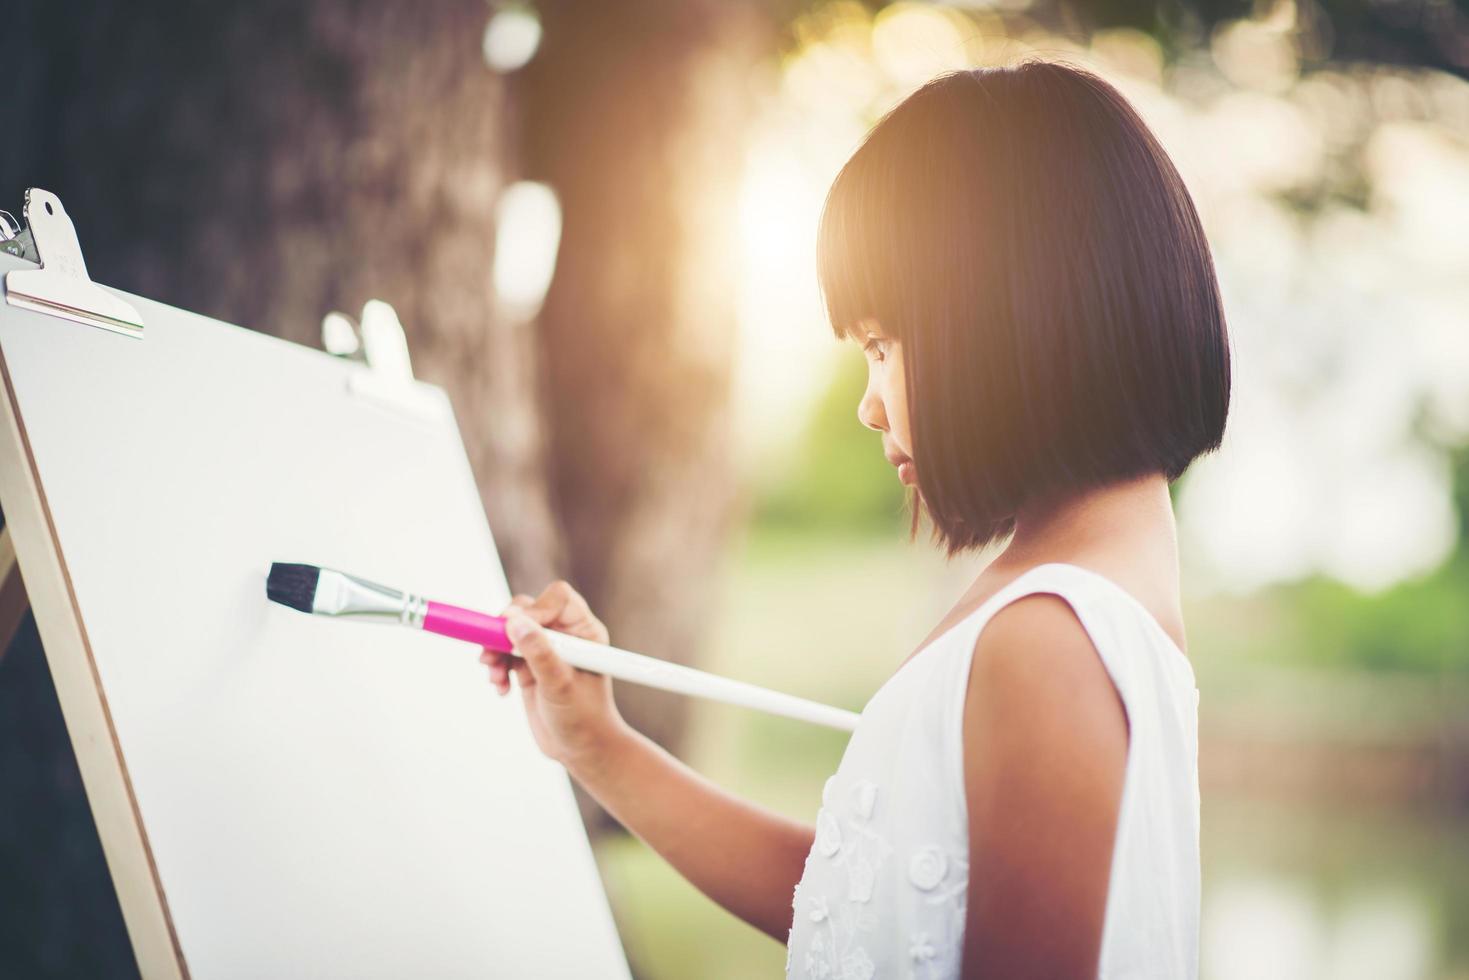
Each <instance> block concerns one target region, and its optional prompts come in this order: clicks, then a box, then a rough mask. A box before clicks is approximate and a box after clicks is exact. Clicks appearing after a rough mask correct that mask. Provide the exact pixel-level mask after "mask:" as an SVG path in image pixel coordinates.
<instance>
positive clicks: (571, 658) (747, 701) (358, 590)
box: [265, 562, 858, 732]
mask: <svg viewBox="0 0 1469 980" xmlns="http://www.w3.org/2000/svg"><path fill="white" fill-rule="evenodd" d="M265 594H266V596H267V597H269V599H270V600H271V601H272V602H278V603H280V604H281V605H283V606H289V607H291V608H292V609H298V610H300V611H301V612H304V613H311V614H312V615H315V616H341V617H345V618H348V619H357V620H363V621H366V622H376V623H397V624H399V625H401V626H407V627H409V628H410V629H420V630H426V631H427V632H430V633H438V634H439V635H441V636H449V637H453V638H454V639H456V640H467V641H468V642H470V643H477V644H479V645H480V646H482V647H485V648H487V649H490V650H495V651H499V652H501V653H510V654H514V653H515V650H514V646H513V644H512V643H511V642H510V638H509V637H508V636H507V635H506V634H505V617H503V616H492V615H490V614H488V613H482V612H476V611H475V610H473V609H465V608H463V607H461V606H454V605H450V604H448V603H444V602H434V601H433V600H430V599H425V598H424V597H422V596H419V595H414V594H413V593H411V592H400V591H398V590H397V589H391V588H388V587H387V586H385V585H379V584H377V583H376V582H369V581H367V580H366V579H362V578H358V577H357V576H355V575H348V574H347V573H345V572H338V571H334V570H332V569H330V568H320V567H318V566H316V565H302V564H297V563H291V562H274V563H272V564H271V566H270V576H269V577H268V578H267V579H266V583H265ZM546 636H547V637H548V638H549V640H550V641H551V647H552V649H554V650H555V651H556V654H557V655H558V656H560V657H561V658H562V659H563V660H565V661H566V662H567V663H569V664H571V665H572V666H573V667H579V668H581V669H582V670H588V671H591V672H593V673H596V674H606V675H607V676H609V677H616V678H618V679H619V680H624V681H628V682H630V683H633V684H642V685H645V686H647V687H656V688H659V689H660V690H664V691H673V692H675V693H677V694H687V695H691V696H693V697H699V698H709V699H710V700H713V701H722V702H724V703H726V704H734V705H739V706H741V707H745V708H754V709H756V710H757V711H766V712H769V713H771V714H775V715H783V716H785V717H787V718H795V719H797V720H800V721H809V722H812V723H813V724H817V725H825V726H827V727H829V728H838V729H841V730H842V731H848V732H850V731H852V730H853V729H854V728H855V727H856V725H857V717H858V716H857V715H856V713H854V712H851V711H844V710H842V709H841V708H834V707H832V706H830V705H825V704H820V703H818V702H816V701H808V700H806V699H805V698H798V697H796V696H794V695H791V694H783V693H781V692H779V691H772V690H769V689H767V688H763V687H758V686H756V685H754V684H747V683H745V682H744V681H737V680H732V679H730V678H728V677H720V676H718V675H717V674H709V673H705V672H704V671H702V670H695V669H694V668H692V667H685V666H684V665H682V664H675V663H670V662H668V661H667V660H659V659H657V658H656V657H646V656H643V655H642V654H640V653H632V652H631V651H628V650H621V649H618V648H617V647H614V646H608V645H607V644H605V643H597V642H595V641H593V640H586V639H583V638H581V637H579V636H571V635H570V634H567V633H562V632H560V631H558V630H546Z"/></svg>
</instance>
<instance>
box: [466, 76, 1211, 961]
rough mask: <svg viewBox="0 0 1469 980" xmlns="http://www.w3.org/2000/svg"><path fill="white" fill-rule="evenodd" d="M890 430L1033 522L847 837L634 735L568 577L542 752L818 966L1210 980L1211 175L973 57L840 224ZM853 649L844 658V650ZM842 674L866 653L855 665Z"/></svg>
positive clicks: (982, 502) (938, 466)
mask: <svg viewBox="0 0 1469 980" xmlns="http://www.w3.org/2000/svg"><path fill="white" fill-rule="evenodd" d="M819 261H820V269H819V271H820V278H821V285H822V289H823V292H824V294H825V297H826V301H827V307H828V310H829V312H830V315H831V321H832V325H833V327H834V329H835V330H836V332H837V335H838V336H839V337H851V338H854V339H856V340H857V341H858V342H860V343H861V344H862V346H863V349H864V350H865V351H866V353H867V365H868V384H867V390H866V392H865V394H864V395H863V397H862V400H861V402H860V403H859V405H858V406H857V417H858V418H859V419H860V421H861V422H862V424H863V425H866V426H868V427H869V428H871V429H873V430H874V431H876V432H879V433H881V434H882V446H881V449H882V452H883V455H884V456H886V458H887V459H888V461H889V462H891V463H893V464H894V465H895V466H896V467H897V468H898V478H899V479H900V480H902V481H903V483H905V484H906V485H908V486H909V487H910V488H911V489H912V491H913V492H912V494H911V495H910V496H909V503H910V505H911V507H912V526H911V528H910V538H911V537H912V536H913V535H915V534H916V533H917V529H918V526H919V516H920V509H921V510H922V511H924V512H926V513H927V514H928V515H929V519H930V521H931V523H932V527H933V539H934V540H935V542H937V543H939V544H941V545H943V546H944V547H945V548H946V549H947V552H948V554H950V555H953V554H956V553H958V552H961V551H965V550H969V549H977V548H981V547H983V546H985V545H988V544H991V543H993V542H998V541H1000V540H1002V539H1008V540H1007V543H1006V545H1005V548H1004V550H1003V551H1002V552H1000V554H999V555H998V556H997V557H996V558H995V559H994V560H993V561H992V562H991V563H990V564H989V565H988V566H987V567H986V568H985V569H984V571H983V573H982V574H980V576H979V577H978V578H977V579H976V580H975V581H974V583H973V585H972V586H970V588H969V589H968V591H966V592H965V593H964V595H962V596H961V597H960V598H959V600H958V601H957V602H956V603H955V604H954V607H953V609H952V611H951V612H949V614H948V615H946V616H945V617H944V618H943V620H942V621H941V622H939V623H938V625H937V626H935V627H934V629H933V632H932V633H931V634H930V635H929V637H928V638H927V639H925V640H924V642H923V643H921V644H919V646H918V649H917V651H915V652H914V653H912V654H910V655H909V656H908V657H907V658H906V659H905V660H904V662H903V663H902V665H901V666H900V667H899V668H898V669H897V671H896V673H895V674H894V675H893V676H892V677H891V679H890V680H888V681H887V682H886V683H885V684H883V685H882V687H881V688H879V689H878V691H877V692H876V694H874V696H873V697H872V699H871V700H870V701H869V702H868V703H867V705H866V707H865V708H864V710H863V711H862V715H861V720H860V722H859V724H858V726H857V729H856V731H855V732H854V733H853V734H852V737H851V741H850V742H849V743H848V746H847V749H846V752H845V754H844V755H843V757H842V760H841V764H840V765H839V766H838V768H837V771H836V773H835V774H834V775H832V776H831V778H830V779H828V780H827V782H826V785H825V787H824V789H823V791H822V795H821V806H820V808H819V809H818V810H817V812H816V815H815V821H814V825H812V824H807V823H804V822H797V821H793V820H789V819H787V818H785V817H783V816H780V815H778V814H775V813H772V812H770V811H769V810H766V809H764V808H762V807H760V806H757V805H755V804H753V803H750V802H749V801H746V800H743V799H739V798H737V797H735V796H732V795H730V794H728V793H726V792H724V791H723V790H721V789H720V788H719V787H717V786H715V785H713V784H712V783H710V782H709V781H707V780H705V779H704V778H702V777H701V776H699V775H698V774H696V773H695V772H693V771H692V770H690V769H689V768H688V767H687V766H685V765H684V764H683V763H681V762H680V761H679V760H677V759H675V758H674V757H672V756H671V755H669V754H668V753H667V752H665V751H663V750H662V749H661V748H659V747H658V746H656V745H655V744H653V743H652V742H651V741H650V740H648V739H647V738H646V737H644V736H642V735H640V734H639V733H638V732H636V731H634V730H632V729H631V728H630V727H629V726H628V725H627V724H626V723H625V722H624V721H623V720H622V719H621V717H620V716H619V715H618V712H617V709H616V707H615V706H614V704H613V699H612V693H611V686H610V681H609V680H608V679H607V678H605V677H602V676H598V675H595V674H590V673H585V672H582V671H579V670H577V669H575V668H572V667H571V666H570V665H568V664H567V663H566V662H565V661H563V660H560V659H559V658H557V656H556V655H555V654H554V653H553V652H552V650H551V648H550V646H549V645H548V643H547V642H546V639H545V634H544V632H543V629H542V627H549V628H553V629H557V630H563V631H565V632H568V633H573V634H576V635H579V636H584V637H588V638H591V639H595V640H600V641H603V642H607V640H608V636H607V630H606V628H605V627H604V626H603V625H602V623H601V622H600V621H599V620H598V619H597V618H596V616H594V615H593V614H592V612H591V611H590V610H589V609H588V608H587V604H586V602H585V601H584V600H583V599H582V598H581V596H579V595H578V594H577V593H576V592H575V591H574V590H573V589H572V588H571V587H570V586H569V585H567V584H566V583H565V582H556V583H554V584H552V585H551V586H550V587H549V588H547V589H546V590H545V591H544V592H543V593H541V595H540V596H539V597H537V598H536V599H534V600H532V599H531V598H530V597H529V596H525V595H517V596H516V597H515V599H514V600H513V602H512V604H511V607H510V609H509V610H508V614H509V615H510V617H511V625H510V634H511V636H512V638H513V640H514V642H515V645H516V650H517V652H518V653H519V654H520V656H521V657H523V658H524V659H523V660H522V659H518V658H511V657H509V656H507V655H502V654H493V653H486V655H485V657H484V658H483V659H484V660H485V662H486V663H487V664H489V666H490V672H491V679H492V680H493V682H494V683H495V684H496V685H497V686H498V688H499V690H500V693H501V694H505V693H507V692H508V691H509V687H510V685H509V674H510V672H511V671H513V672H514V673H515V675H516V678H517V680H518V684H519V686H520V690H521V693H522V695H523V697H524V702H525V707H526V711H527V714H528V716H529V720H530V725H531V728H532V731H533V732H534V735H535V738H536V741H537V743H538V744H539V746H540V748H541V750H542V751H543V752H545V753H546V754H547V755H548V756H550V757H551V758H553V759H555V760H557V761H559V762H561V763H562V764H564V765H565V766H566V768H567V769H568V771H569V772H570V773H571V775H572V776H573V777H574V778H575V779H576V780H578V781H579V782H580V783H581V784H582V785H583V786H584V787H586V789H587V790H588V791H589V792H590V793H591V794H592V795H593V796H594V797H595V798H596V799H598V800H600V801H601V803H602V804H603V805H604V806H605V807H606V808H607V810H608V811H609V812H610V813H611V814H612V815H613V816H614V817H616V818H617V819H618V820H620V821H621V822H622V823H623V824H625V825H626V826H627V827H628V828H629V829H631V830H632V831H633V832H634V833H636V834H637V835H638V836H639V837H640V838H641V839H643V840H644V841H646V842H647V843H648V844H649V845H650V846H651V847H653V848H654V849H655V850H656V851H657V852H658V853H659V854H661V855H662V856H663V857H664V858H666V859H667V860H668V861H669V862H671V863H672V864H673V866H674V867H676V868H677V869H678V870H679V871H680V872H681V873H682V874H683V875H684V876H685V877H687V878H688V879H689V880H690V881H692V882H693V883H694V885H696V886H697V887H698V888H699V889H700V890H702V891H703V892H704V893H705V894H707V895H709V896H710V897H711V898H713V899H714V900H715V901H717V902H719V903H720V904H721V905H723V906H724V907H725V908H727V909H729V910H730V911H731V912H733V913H734V914H735V915H738V916H740V917H741V918H743V919H745V920H746V921H748V922H750V923H752V924H753V925H755V926H756V927H758V928H760V929H762V930H764V931H765V932H767V933H769V934H770V935H771V936H773V937H775V938H776V939H777V940H779V941H781V942H786V943H788V947H789V949H788V954H787V964H786V965H787V974H788V975H789V976H792V977H830V978H859V980H867V978H873V977H881V978H889V977H891V978H905V977H916V978H938V977H958V976H963V977H1003V978H1019V977H1053V978H1054V977H1096V976H1102V977H1119V978H1120V977H1128V978H1139V977H1148V978H1153V977H1156V978H1170V980H1178V978H1191V977H1194V976H1196V975H1197V971H1198V932H1199V837H1198V834H1199V795H1198V774H1197V768H1196V760H1197V753H1198V747H1197V697H1198V690H1197V688H1196V687H1195V682H1194V675H1193V670H1192V668H1191V666H1190V664H1189V661H1188V659H1187V658H1186V656H1185V654H1184V652H1183V651H1184V649H1185V641H1184V628H1183V619H1182V614H1181V611H1180V602H1179V573H1178V556H1177V543H1176V540H1175V533H1174V522H1173V511H1172V508H1171V505H1170V500H1169V494H1168V485H1169V482H1170V481H1172V480H1175V479H1177V478H1178V477H1179V476H1180V475H1181V474H1182V473H1183V471H1184V470H1185V468H1187V466H1188V465H1189V463H1190V462H1191V461H1192V460H1193V459H1194V458H1195V457H1197V456H1198V455H1200V454H1201V453H1204V452H1207V451H1209V450H1212V449H1214V448H1217V447H1218V445H1219V442H1220V438H1221V436H1222V434H1223V430H1224V423H1225V415H1226V412H1227V408H1228V402H1229V350H1228V341H1227V338H1226V334H1225V318H1224V312H1223V309H1222V307H1221V303H1220V296H1219V289H1218V285H1217V282H1216V280H1215V275H1214V268H1213V261H1212V258H1211V256H1210V253H1209V248H1208V245H1207V243H1206V242H1205V240H1204V234H1203V231H1202V229H1201V226H1200V223H1199V219H1198V216H1197V214H1196V212H1195V210H1194V206H1193V202H1192V200H1191V199H1190V196H1189V194H1188V192H1187V190H1186V189H1185V187H1184V185H1183V182H1182V180H1181V179H1180V178H1179V175H1178V173H1177V171H1176V170H1175V169H1174V167H1173V165H1172V163H1171V162H1170V161H1169V159H1168V157H1167V155H1166V154H1165V153H1164V151H1163V149H1162V148H1161V147H1160V145H1159V144H1158V142H1157V141H1156V140H1155V139H1154V137H1153V136H1152V135H1151V133H1149V131H1148V129H1147V128H1146V127H1145V126H1144V124H1143V123H1142V121H1141V120H1140V119H1139V118H1138V116H1137V115H1136V113H1135V112H1134V111H1133V109H1132V108H1131V107H1130V106H1129V105H1128V104H1127V102H1126V101H1125V100H1124V99H1123V98H1122V96H1121V95H1119V94H1118V93H1117V91H1116V90H1115V89H1113V88H1112V87H1111V86H1110V85H1108V84H1107V83H1106V82H1104V81H1102V80H1101V79H1100V78H1098V77H1096V76H1095V75H1093V74H1091V73H1089V72H1087V71H1085V70H1082V69H1078V68H1075V67H1071V66H1068V65H1065V64H1059V63H1055V62H1043V61H1034V60H1031V61H1027V62H1024V63H1021V64H1019V65H1016V66H1012V67H1007V68H997V69H979V70H974V71H964V72H956V73H952V74H948V75H944V76H942V77H939V78H936V79H934V80H933V81H932V82H930V83H928V84H927V85H925V86H923V88H921V89H919V90H918V91H917V92H915V93H914V94H913V95H911V96H909V97H908V98H907V99H906V100H905V101H904V102H903V103H902V104H901V105H899V106H898V107H897V108H895V109H894V110H893V111H892V112H890V113H889V114H888V115H887V116H886V117H885V118H884V119H883V120H882V121H881V122H879V123H878V125H877V126H876V127H875V128H874V129H873V130H872V132H871V133H870V134H869V135H868V137H867V139H866V140H865V141H864V143H863V144H862V146H861V147H860V148H859V149H858V150H857V151H856V153H855V154H854V155H853V156H852V158H851V159H850V160H849V161H848V162H847V164H846V165H845V166H844V167H843V168H842V171H841V173H840V174H839V175H838V176H837V178H836V181H835V183H834V184H833V186H832V188H831V192H830V194H829V196H828V198H827V202H826V207H825V210H824V212H823V215H822V219H821V228H820V260H819ZM825 655H826V656H830V657H833V658H835V659H840V657H841V652H840V651H827V652H826V653H825ZM834 662H835V661H834Z"/></svg>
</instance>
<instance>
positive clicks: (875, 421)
mask: <svg viewBox="0 0 1469 980" xmlns="http://www.w3.org/2000/svg"><path fill="white" fill-rule="evenodd" d="M857 421H859V422H861V423H862V424H863V425H865V426H867V427H868V428H869V429H872V430H874V431H877V432H886V431H887V430H888V417H887V412H886V411H884V410H883V404H882V399H881V398H878V397H877V395H875V394H873V392H871V391H870V390H869V391H867V392H866V393H865V394H863V396H862V400H861V401H859V402H858V403H857Z"/></svg>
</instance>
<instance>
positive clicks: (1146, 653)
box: [786, 563, 1199, 980]
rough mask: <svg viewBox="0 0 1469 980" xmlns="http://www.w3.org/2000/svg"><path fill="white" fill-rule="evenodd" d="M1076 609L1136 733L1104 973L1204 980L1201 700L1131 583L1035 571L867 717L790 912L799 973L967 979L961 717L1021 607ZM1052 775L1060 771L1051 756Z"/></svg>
mask: <svg viewBox="0 0 1469 980" xmlns="http://www.w3.org/2000/svg"><path fill="white" fill-rule="evenodd" d="M1034 593H1047V594H1053V595H1057V596H1060V597H1061V598H1063V599H1065V600H1066V602H1067V603H1068V604H1070V606H1071V608H1072V609H1073V610H1074V611H1075V613H1076V616H1077V618H1078V619H1079V620H1080V621H1081V624H1082V626H1083V627H1085V629H1086V631H1087V634H1088V635H1089V636H1090V637H1091V641H1092V644H1093V645H1094V646H1095V647H1096V649H1097V653H1098V654H1100V656H1101V659H1102V663H1103V664H1105V665H1106V668H1107V672H1108V674H1110V675H1111V678H1112V683H1113V684H1114V685H1115V686H1116V688H1117V691H1118V693H1119V694H1120V695H1121V698H1122V703H1123V705H1124V707H1125V708H1126V710H1127V716H1128V723H1129V727H1130V733H1129V736H1130V737H1129V743H1128V751H1127V765H1126V773H1125V776H1124V782H1123V788H1122V801H1121V810H1120V812H1119V814H1118V822H1117V836H1116V839H1115V841H1114V845H1113V856H1112V870H1111V878H1110V882H1109V884H1108V888H1107V908H1106V913H1105V920H1104V924H1103V932H1102V948H1101V959H1100V965H1099V971H1098V975H1099V976H1100V977H1103V978H1108V980H1111V978H1123V977H1126V978H1158V980H1162V978H1168V980H1192V978H1195V977H1197V976H1198V960H1199V782H1198V762H1197V760H1198V696H1199V692H1198V688H1197V686H1196V685H1195V681H1194V673H1193V668H1192V666H1191V665H1190V664H1189V661H1188V659H1187V658H1186V657H1185V656H1184V655H1183V653H1182V652H1181V651H1180V650H1179V649H1178V646H1177V645H1176V644H1175V643H1174V642H1173V640H1172V639H1171V638H1170V637H1169V636H1168V634H1167V633H1166V632H1164V630H1163V628H1162V627H1161V626H1160V625H1159V624H1158V622H1157V620H1155V619H1154V618H1153V617H1152V615H1151V614H1150V613H1149V612H1148V611H1147V609H1146V608H1144V607H1143V605H1142V604H1141V603H1139V602H1138V601H1137V600H1136V599H1134V598H1133V597H1132V595H1130V594H1129V593H1127V592H1126V591H1124V590H1123V589H1122V588H1121V587H1120V586H1118V585H1116V584H1115V583H1114V582H1112V581H1111V580H1110V579H1107V578H1105V577H1103V576H1101V575H1099V574H1097V573H1096V572H1092V571H1089V570H1086V569H1083V568H1080V567H1078V566H1076V565H1065V564H1056V563H1053V564H1046V565H1039V566H1036V567H1035V568H1032V569H1029V570H1028V571H1026V572H1025V573H1024V574H1022V575H1021V576H1019V577H1018V578H1017V579H1015V580H1014V581H1013V582H1011V583H1010V584H1009V585H1007V586H1005V588H1003V589H1001V590H1000V591H999V592H997V593H996V594H995V595H994V596H992V597H991V598H990V599H989V600H988V601H986V602H985V603H984V604H983V605H981V606H979V607H978V608H977V609H975V610H974V611H973V612H971V613H970V614H969V615H968V616H966V617H965V618H964V619H962V620H960V621H959V622H958V623H956V624H955V625H954V626H952V627H951V628H950V629H949V630H947V631H946V632H945V633H944V634H943V635H941V636H939V637H938V638H937V639H936V640H934V641H933V642H932V643H930V644H929V645H928V646H927V647H925V648H923V649H922V650H920V651H919V652H918V653H917V654H916V655H915V656H913V657H912V658H910V659H909V660H908V661H907V662H906V663H904V664H903V665H902V666H901V667H900V668H899V669H898V671H897V672H896V673H895V674H893V676H892V677H891V678H889V680H888V681H887V682H886V683H885V684H883V686H882V687H881V688H879V689H878V691H877V693H876V694H875V695H873V697H872V699H871V700H870V701H868V702H867V705H866V707H865V708H864V709H863V710H862V715H861V718H860V720H859V721H858V723H857V728H856V730H855V731H854V732H853V733H852V737H851V740H850V741H849V742H848V743H847V748H846V751H845V753H844V754H843V755H842V760H841V763H840V764H839V765H838V767H837V771H836V773H835V774H833V775H832V776H831V778H830V779H828V780H827V781H826V785H825V787H824V788H823V790H822V794H821V807H820V809H819V810H818V811H817V814H816V839H815V842H814V844H813V845H812V848H811V852H810V853H809V854H808V855H807V857H806V867H805V871H804V873H803V874H802V877H801V880H800V882H799V883H798V884H797V885H796V890H795V894H794V896H793V900H792V912H793V920H792V924H791V931H790V936H789V940H788V943H787V946H788V950H787V954H786V975H787V977H792V978H794V977H813V978H819V980H872V978H883V980H888V978H892V980H903V978H910V977H911V978H916V980H936V978H954V977H958V976H959V972H960V965H961V958H962V954H963V947H964V906H965V899H966V897H967V894H968V885H969V823H968V803H967V799H966V797H965V790H964V760H963V710H964V701H965V695H966V693H967V690H968V679H969V664H970V660H971V659H972V656H973V653H974V644H975V641H976V640H977V639H978V637H979V633H980V631H981V630H982V629H984V626H985V623H987V622H988V621H989V619H990V617H992V616H993V615H994V614H995V613H996V612H998V611H999V610H1000V609H1001V608H1002V607H1003V606H1005V605H1006V604H1007V603H1009V602H1012V601H1014V600H1016V599H1018V598H1020V597H1022V596H1026V595H1031V594H1034ZM1037 762H1038V764H1044V760H1037Z"/></svg>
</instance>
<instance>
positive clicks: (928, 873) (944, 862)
mask: <svg viewBox="0 0 1469 980" xmlns="http://www.w3.org/2000/svg"><path fill="white" fill-rule="evenodd" d="M948 864H949V862H948V859H947V858H946V857H944V852H943V850H942V849H940V848H938V847H935V846H934V845H932V844H929V845H928V846H926V847H922V848H920V849H919V850H918V851H917V852H916V853H914V855H913V857H912V859H911V860H909V862H908V880H909V881H911V882H912V883H913V884H914V885H915V886H916V887H918V888H921V889H923V890H924V891H926V892H927V891H933V889H934V888H936V887H937V886H938V883H939V882H941V881H943V880H944V872H946V871H947V870H948Z"/></svg>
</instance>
